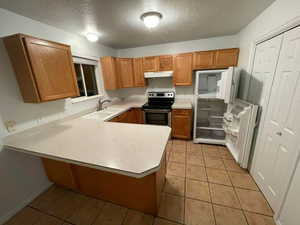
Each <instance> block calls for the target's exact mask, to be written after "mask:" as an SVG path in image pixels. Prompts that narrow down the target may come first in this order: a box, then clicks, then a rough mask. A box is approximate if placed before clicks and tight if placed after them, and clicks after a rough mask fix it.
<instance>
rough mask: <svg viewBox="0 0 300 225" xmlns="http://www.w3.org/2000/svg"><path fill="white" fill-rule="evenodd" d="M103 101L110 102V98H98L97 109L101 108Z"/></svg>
mask: <svg viewBox="0 0 300 225" xmlns="http://www.w3.org/2000/svg"><path fill="white" fill-rule="evenodd" d="M105 102H111V100H109V99H104V100H101V99H99V101H98V108H97V111H100V110H103V104H104V103H105Z"/></svg>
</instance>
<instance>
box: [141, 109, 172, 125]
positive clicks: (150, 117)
mask: <svg viewBox="0 0 300 225" xmlns="http://www.w3.org/2000/svg"><path fill="white" fill-rule="evenodd" d="M143 110H144V117H145V124H154V125H165V126H169V127H171V110H166V109H143Z"/></svg>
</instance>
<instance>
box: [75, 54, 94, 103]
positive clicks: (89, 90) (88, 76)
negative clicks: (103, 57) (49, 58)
mask: <svg viewBox="0 0 300 225" xmlns="http://www.w3.org/2000/svg"><path fill="white" fill-rule="evenodd" d="M73 61H74V67H75V72H76V77H77V84H78V88H79V93H80V97H75V98H73V99H74V100H75V99H76V100H75V102H76V101H77V99H82V100H84V99H87V98H88V97H92V96H98V95H99V89H98V85H97V84H98V79H97V76H96V74H98V73H97V70H98V68H97V67H98V62H97V61H94V60H90V59H85V58H79V57H74V58H73Z"/></svg>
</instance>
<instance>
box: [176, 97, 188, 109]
mask: <svg viewBox="0 0 300 225" xmlns="http://www.w3.org/2000/svg"><path fill="white" fill-rule="evenodd" d="M192 108H193V105H192V101H191V100H190V99H180V98H179V99H175V102H174V104H173V105H172V109H192Z"/></svg>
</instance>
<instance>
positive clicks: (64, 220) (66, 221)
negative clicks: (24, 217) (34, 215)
mask: <svg viewBox="0 0 300 225" xmlns="http://www.w3.org/2000/svg"><path fill="white" fill-rule="evenodd" d="M26 207H29V208H31V209H34V210H36V211H38V212H40V213H42V214H44V215H47V216H50V217H53V218H56V219H58V220H61V221H62V222H63V223H68V224H72V225H76V224H75V223H72V222H70V221H68V220H66V219H64V218H60V217H58V216H56V215H53V214H50V213H48V212H44V211H42V210H40V209H38V208H36V207H33V206H30V205H27V206H25V207H24V208H26Z"/></svg>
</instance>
